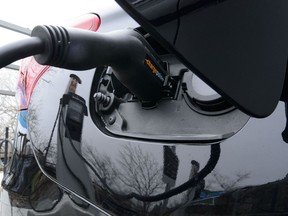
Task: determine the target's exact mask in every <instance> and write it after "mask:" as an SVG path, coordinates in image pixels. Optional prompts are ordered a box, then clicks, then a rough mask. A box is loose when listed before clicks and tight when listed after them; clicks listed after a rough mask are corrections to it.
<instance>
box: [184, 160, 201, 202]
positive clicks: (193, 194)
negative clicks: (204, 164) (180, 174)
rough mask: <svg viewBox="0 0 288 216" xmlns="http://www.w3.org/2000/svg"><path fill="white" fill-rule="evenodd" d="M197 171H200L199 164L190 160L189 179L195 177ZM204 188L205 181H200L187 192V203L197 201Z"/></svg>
mask: <svg viewBox="0 0 288 216" xmlns="http://www.w3.org/2000/svg"><path fill="white" fill-rule="evenodd" d="M199 169H200V164H199V163H198V162H197V161H195V160H192V161H191V171H190V176H189V179H191V178H193V177H195V176H196V175H197V174H198V171H199ZM204 187H205V180H204V179H202V180H201V181H200V182H199V183H198V184H197V185H196V186H195V187H193V188H191V189H189V190H188V191H187V201H188V202H189V201H192V200H195V199H198V198H199V197H200V193H201V191H202V190H203V189H204Z"/></svg>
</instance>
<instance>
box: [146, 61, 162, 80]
mask: <svg viewBox="0 0 288 216" xmlns="http://www.w3.org/2000/svg"><path fill="white" fill-rule="evenodd" d="M145 64H146V65H147V66H148V68H149V69H150V70H151V71H152V73H153V74H154V75H155V76H156V77H158V78H159V79H160V80H161V81H162V82H164V76H163V75H162V74H161V73H160V72H159V70H157V68H156V67H155V66H154V64H153V63H152V61H151V60H150V59H149V58H148V56H146V58H145Z"/></svg>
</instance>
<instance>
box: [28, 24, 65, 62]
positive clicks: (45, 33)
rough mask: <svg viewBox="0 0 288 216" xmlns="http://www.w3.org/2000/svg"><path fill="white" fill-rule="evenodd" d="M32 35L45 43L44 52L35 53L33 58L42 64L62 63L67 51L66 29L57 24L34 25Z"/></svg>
mask: <svg viewBox="0 0 288 216" xmlns="http://www.w3.org/2000/svg"><path fill="white" fill-rule="evenodd" d="M31 36H32V37H39V38H40V39H41V40H43V42H44V44H45V49H44V52H43V53H41V54H38V55H35V56H34V58H35V60H36V61H37V62H38V63H39V64H42V65H52V66H59V67H61V65H64V63H65V59H66V57H67V54H68V51H69V44H70V40H69V35H68V33H67V30H66V29H65V28H63V27H59V26H36V27H35V28H34V29H33V30H32V33H31Z"/></svg>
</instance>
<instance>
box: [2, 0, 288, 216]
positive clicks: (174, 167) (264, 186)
mask: <svg viewBox="0 0 288 216" xmlns="http://www.w3.org/2000/svg"><path fill="white" fill-rule="evenodd" d="M131 2H132V1H131ZM139 2H140V3H141V1H139ZM166 2H167V4H165V5H158V6H159V7H160V6H161V7H162V6H163V11H164V12H165V10H166V9H167V11H168V12H167V11H166V12H167V14H170V12H171V13H172V14H174V13H175V11H173V10H172V11H171V8H175V4H176V6H177V2H176V1H166ZM228 2H229V1H228ZM170 4H171V5H173V7H172V6H171V7H170ZM156 5H157V4H156ZM176 8H177V7H176ZM156 9H157V8H156ZM96 12H97V11H96ZM146 12H147V13H151V11H146ZM164 12H163V13H164ZM114 13H115V14H116V15H117V19H116V18H115V15H114V14H113V15H111V16H103V17H101V14H100V17H101V18H102V20H101V22H102V24H101V26H100V28H99V30H98V32H108V31H112V30H118V29H122V28H124V27H130V28H133V29H137V31H138V32H140V33H141V34H143V35H146V36H147V35H148V36H147V37H146V38H147V40H148V41H149V42H150V43H151V44H152V45H153V46H154V47H155V48H154V49H155V50H156V51H157V52H158V54H159V56H160V57H161V58H162V59H165V61H167V62H168V63H169V65H172V67H171V70H172V69H174V70H175V71H176V69H177V71H178V69H179V68H186V69H187V67H186V66H184V65H183V64H182V63H180V62H179V59H178V58H177V57H176V56H175V55H174V53H171V52H170V51H167V50H166V49H165V48H164V51H163V47H162V45H159V44H158V42H157V40H156V39H155V38H154V37H153V36H151V35H149V34H148V33H147V29H144V28H143V27H140V26H139V24H137V23H135V22H134V21H133V20H132V18H131V17H129V16H128V15H127V14H126V13H125V12H124V11H123V9H121V8H120V7H119V8H118V10H117V11H114ZM157 15H159V14H157ZM111 17H113V18H111ZM172 18H173V17H172ZM158 21H159V22H161V19H160V20H158ZM128 23H129V24H128ZM171 25H172V26H169V29H170V31H172V32H173V31H174V30H173V29H175V31H176V29H177V27H176V23H175V22H172V24H171ZM162 27H163V29H165V25H164V26H162ZM96 29H97V28H95V29H94V30H95V31H96ZM171 29H172V30H171ZM167 37H169V38H170V40H171V41H173V40H174V37H175V36H174V35H173V34H169V32H168V33H167ZM155 41H156V42H155ZM108 51H109V50H108ZM32 61H34V60H31V58H29V59H26V63H25V62H24V64H23V65H22V69H21V71H20V84H19V86H20V87H22V89H21V90H22V100H23V101H24V102H23V103H24V105H25V103H26V102H27V101H28V100H27V99H29V105H28V107H24V106H23V107H22V110H21V111H20V112H19V117H18V126H17V134H16V138H15V143H14V154H13V157H12V159H11V160H10V164H8V165H7V169H8V171H7V172H6V173H5V175H4V178H3V182H2V186H3V188H4V192H2V193H1V194H2V195H1V206H2V207H1V209H2V210H1V213H2V215H269V214H271V215H277V214H279V215H280V214H283V215H285V214H288V206H287V203H288V197H287V190H288V179H287V173H288V169H287V163H288V159H287V154H288V146H287V144H286V143H285V142H284V141H283V140H282V138H281V132H282V131H283V129H284V127H285V120H286V119H285V111H284V104H283V103H279V105H278V106H277V108H276V110H275V111H274V113H273V114H272V115H271V116H269V117H267V118H265V119H255V118H250V119H249V117H248V116H247V115H246V114H244V113H242V112H241V111H240V110H238V109H236V108H235V107H232V108H231V107H229V109H228V110H226V108H225V109H224V111H223V112H222V111H221V110H220V111H221V112H220V111H219V110H218V111H217V112H216V113H215V110H213V109H212V110H208V111H207V110H205V111H203V110H201V109H200V108H199V109H198V110H197V109H196V108H195V107H193V108H191V107H190V106H188V105H187V107H186V106H185V105H186V104H188V102H187V101H185V103H183V104H180V103H178V101H181V100H183V101H184V100H185V94H186V93H185V89H186V88H185V87H186V85H187V86H188V88H189V86H190V84H191V86H192V81H193V80H195V79H196V77H195V76H194V73H193V71H191V70H185V73H186V74H188V75H189V74H190V75H189V76H183V80H184V81H185V82H184V81H183V82H182V84H183V83H186V85H181V87H179V89H178V90H177V91H178V94H177V96H175V98H173V100H171V101H172V102H171V104H177V106H176V108H175V110H174V112H175V113H177V112H178V113H181V112H182V113H184V112H187V113H189V115H187V116H184V117H183V119H180V123H179V122H178V121H175V122H173V121H170V124H169V125H167V123H166V121H164V120H163V122H165V124H164V123H163V122H160V123H162V126H163V128H159V130H157V131H155V137H156V138H155V137H153V134H152V135H151V134H148V135H146V134H145V132H146V131H148V132H151V131H150V130H149V128H148V127H151V128H153V126H154V125H155V124H157V122H154V123H153V124H151V123H150V124H149V121H150V122H153V119H149V114H150V113H151V112H153V109H152V110H149V109H145V110H144V111H143V110H142V106H143V104H141V102H140V101H139V100H137V98H136V99H135V97H134V98H133V97H131V93H129V92H127V89H126V88H125V87H123V86H122V85H121V84H119V82H117V79H116V78H115V77H114V75H113V73H111V70H112V69H111V68H110V67H107V66H106V65H103V66H99V67H97V68H94V69H90V70H83V71H75V70H66V69H62V68H56V67H47V68H45V71H44V72H43V67H41V66H39V65H37V63H36V62H33V64H31V62H32ZM27 62H29V63H28V64H27ZM175 62H176V63H175ZM207 64H209V62H207ZM33 66H34V67H33ZM33 68H34V69H35V68H36V70H34V71H36V75H35V76H32V75H33V73H32V72H33ZM175 68H176V69H175ZM25 70H26V71H25ZM31 70H32V72H31ZM179 71H180V70H179ZM42 72H43V73H42ZM172 73H173V72H172ZM179 74H180V72H177V73H176V72H175V75H179ZM23 76H24V77H23ZM27 76H30V79H28V81H30V82H31V83H32V84H31V83H29V82H28V83H29V85H26V86H25V84H27V80H26V78H27ZM31 77H32V78H31ZM189 79H191V80H190V81H191V83H189V82H188V81H187V80H189ZM25 82H26V83H25ZM199 82H201V81H199ZM23 84H24V85H23ZM27 86H28V87H27ZM32 86H33V87H32ZM207 88H208V87H207V86H205V85H204V87H202V89H207ZM31 89H33V90H31ZM103 89H104V90H103ZM111 89H112V90H113V91H112V90H111ZM101 91H102V92H103V91H107V92H108V91H111V92H113V93H115V95H116V96H117V97H119V98H120V99H122V100H121V101H124V100H126V98H127V97H129V98H130V97H131V98H132V99H131V100H130V99H128V100H127V101H125V103H124V102H121V103H120V104H117V106H115V107H116V108H115V107H114V109H113V111H111V112H110V111H107V112H103V113H104V114H103V113H101V112H99V109H103V107H102V108H101V107H100V106H99V104H98V105H97V101H96V102H95V93H97V92H101ZM111 92H109V93H111ZM189 94H192V96H193V94H195V92H194V91H193V92H192V93H189ZM198 94H199V95H200V96H199V95H198ZM201 94H202V93H201ZM201 94H200V93H197V95H196V96H193V97H195V98H196V97H197V98H200V99H203V98H204V99H205V100H204V99H203V100H204V101H205V102H210V101H214V99H215V97H216V99H219V98H222V97H221V96H219V95H218V94H217V93H215V92H213V91H212V93H211V91H210V92H209V93H208V96H207V95H206V93H205V94H204V93H203V94H202V95H201ZM127 95H128V96H127ZM30 96H31V97H30ZM183 98H184V99H183ZM211 98H212V99H211ZM167 104H169V101H168V99H166V100H162V101H160V102H159V104H158V108H159V109H160V108H162V107H164V108H165V107H166V105H167ZM22 105H23V104H22ZM26 105H27V104H26ZM127 107H128V108H127ZM130 107H132V108H133V109H132V108H130ZM26 108H27V109H26ZM137 108H139V110H141V113H142V115H144V116H142V118H140V117H139V119H141V121H140V120H139V119H137V118H136V117H137V116H136V117H135V119H136V120H135V119H134V120H135V121H136V122H133V121H131V120H130V119H129V118H128V117H129V116H132V115H134V114H135V113H137V111H138V110H137ZM184 108H185V109H187V110H188V111H186V110H185V109H184ZM230 108H231V109H230ZM163 110H164V111H165V109H163ZM167 110H168V111H169V109H166V112H167V113H165V112H158V113H157V114H158V115H157V117H159V116H160V117H162V118H168V115H169V114H170V113H169V112H168V111H167ZM102 111H103V110H102ZM128 111H130V112H131V113H130V115H127V112H128ZM161 111H162V110H161ZM134 112H135V113H134ZM139 112H140V111H139ZM107 113H108V114H107ZM146 116H147V117H146ZM179 116H180V114H179ZM191 116H193V118H194V119H192V120H191V122H192V123H191V124H192V125H193V127H192V126H191V127H190V128H187V129H186V128H185V129H186V130H187V131H188V132H187V133H186V134H188V135H191V134H192V135H191V136H189V137H188V135H187V137H188V138H189V139H191V140H189V141H187V142H185V137H184V138H183V137H182V139H180V138H179V139H176V138H177V136H173V135H174V134H171V140H170V141H169V140H167V137H164V135H163V134H165V128H166V130H168V129H169V130H171V131H172V129H173V127H174V128H175V131H177V130H178V129H179V128H181V127H183V125H185V124H186V123H185V120H187V119H188V120H190V119H189V118H191ZM154 117H155V118H156V116H154ZM248 119H249V121H248ZM204 120H205V122H204ZM181 121H182V123H181ZM247 121H248V122H247ZM215 122H216V123H215ZM219 122H220V123H219ZM246 122H247V123H246ZM193 123H194V124H193ZM131 125H133V126H134V125H135V128H136V126H137V127H138V128H140V130H141V126H142V125H143V126H142V127H143V128H142V130H141V131H140V132H139V131H136V129H137V128H136V129H135V128H131ZM210 127H211V128H210ZM242 127H243V128H242ZM207 128H209V130H208V131H207ZM223 128H224V129H225V130H224V132H223V131H222V129H223ZM231 128H235V130H234V129H233V130H232V129H231ZM241 128H242V129H241ZM133 129H135V131H136V132H137V133H136V132H135V131H134V130H133ZM161 129H162V130H161ZM240 129H241V130H240ZM183 130H184V129H183ZM238 130H240V131H239V132H238ZM127 131H128V132H127ZM143 131H144V132H143ZM159 131H160V132H161V133H163V134H161V133H160V132H159ZM215 131H217V133H216V135H215V134H214V133H215ZM219 131H220V132H219ZM227 131H229V133H228V132H227ZM134 132H135V133H134ZM141 132H142V133H143V134H141ZM237 132H238V133H237ZM133 133H134V134H133ZM158 133H160V138H159V136H158V135H159V134H158ZM236 133H237V134H236ZM131 134H132V135H131ZM139 134H140V136H142V139H139ZM183 134H184V133H183ZM219 134H221V135H222V136H220V135H219ZM130 135H131V136H130ZM156 135H157V136H156ZM162 135H163V136H162ZM218 135H219V136H218ZM232 135H233V136H232ZM161 136H162V139H163V140H162V141H161ZM165 136H167V134H165ZM231 136H232V137H231ZM151 137H152V138H151ZM163 137H164V138H163ZM175 137H176V138H175ZM191 137H192V138H191ZM228 137H229V139H227V140H226V138H228ZM230 137H231V138H230ZM188 138H187V139H188ZM205 140H206V142H204V141H205ZM218 157H219V158H218ZM211 164H213V165H211ZM198 166H199V167H198ZM207 166H208V169H210V168H211V169H210V170H209V172H207V173H206V174H207V176H206V175H205V178H204V179H203V180H201V181H197V180H195V179H197V174H198V175H199V173H201V171H203V170H204V169H203V168H204V167H205V169H207ZM214 166H216V167H215V168H214ZM212 169H213V170H212ZM192 179H193V180H195V181H190V180H192ZM171 193H173V194H172V195H171Z"/></svg>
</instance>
